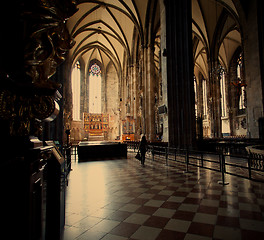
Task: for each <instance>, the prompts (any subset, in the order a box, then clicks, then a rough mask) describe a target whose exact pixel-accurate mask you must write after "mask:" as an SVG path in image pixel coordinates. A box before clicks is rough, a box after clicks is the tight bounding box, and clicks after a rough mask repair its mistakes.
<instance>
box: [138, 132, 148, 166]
mask: <svg viewBox="0 0 264 240" xmlns="http://www.w3.org/2000/svg"><path fill="white" fill-rule="evenodd" d="M139 151H140V154H141V164H142V165H144V164H145V155H146V151H147V140H146V137H145V136H142V138H141V141H140V143H139Z"/></svg>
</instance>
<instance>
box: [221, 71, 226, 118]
mask: <svg viewBox="0 0 264 240" xmlns="http://www.w3.org/2000/svg"><path fill="white" fill-rule="evenodd" d="M225 80H226V72H225V70H224V68H223V67H222V66H221V70H220V90H221V116H222V117H226V115H227V109H226V83H225Z"/></svg>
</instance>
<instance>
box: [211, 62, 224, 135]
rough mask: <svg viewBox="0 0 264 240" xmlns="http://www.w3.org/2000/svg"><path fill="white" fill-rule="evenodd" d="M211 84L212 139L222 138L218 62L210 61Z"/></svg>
mask: <svg viewBox="0 0 264 240" xmlns="http://www.w3.org/2000/svg"><path fill="white" fill-rule="evenodd" d="M208 66H209V69H210V74H209V84H210V94H211V96H210V99H211V107H210V109H211V111H210V120H211V121H210V122H211V137H213V138H219V137H222V121H221V92H220V91H221V90H220V76H219V71H220V68H219V64H218V62H217V61H212V62H211V61H210V62H209V64H208Z"/></svg>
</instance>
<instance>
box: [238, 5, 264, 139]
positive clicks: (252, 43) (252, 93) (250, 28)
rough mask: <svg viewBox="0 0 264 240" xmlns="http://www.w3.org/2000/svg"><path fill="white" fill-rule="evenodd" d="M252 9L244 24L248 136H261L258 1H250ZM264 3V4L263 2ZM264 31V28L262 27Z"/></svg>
mask: <svg viewBox="0 0 264 240" xmlns="http://www.w3.org/2000/svg"><path fill="white" fill-rule="evenodd" d="M250 5H251V6H250V7H251V11H250V12H249V14H248V17H247V22H246V23H245V26H244V31H243V32H244V64H245V79H246V84H247V87H246V91H247V109H246V111H247V124H248V126H247V127H248V137H250V138H258V137H259V125H258V120H259V118H261V117H263V115H264V114H263V101H262V97H261V96H262V80H261V57H260V56H261V54H260V52H261V49H260V45H259V43H260V42H259V33H260V30H259V29H258V19H257V14H256V13H257V12H258V6H257V1H250ZM262 5H263V4H262ZM262 32H263V29H262Z"/></svg>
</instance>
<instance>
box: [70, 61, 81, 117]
mask: <svg viewBox="0 0 264 240" xmlns="http://www.w3.org/2000/svg"><path fill="white" fill-rule="evenodd" d="M80 90H81V66H80V62H79V61H77V62H76V63H75V65H74V68H73V70H72V118H73V120H75V121H78V120H80V103H81V98H80Z"/></svg>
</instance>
